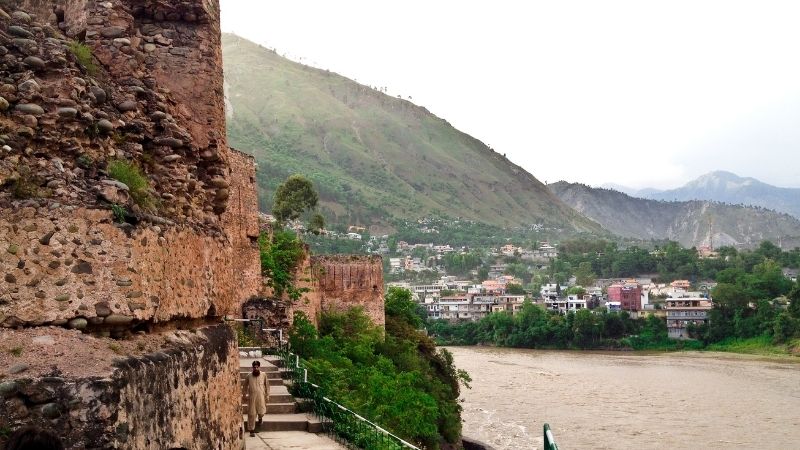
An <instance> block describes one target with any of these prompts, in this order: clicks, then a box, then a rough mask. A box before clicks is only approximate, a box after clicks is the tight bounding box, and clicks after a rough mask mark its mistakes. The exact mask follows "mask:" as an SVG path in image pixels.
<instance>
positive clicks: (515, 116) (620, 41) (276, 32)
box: [221, 0, 800, 188]
mask: <svg viewBox="0 0 800 450" xmlns="http://www.w3.org/2000/svg"><path fill="white" fill-rule="evenodd" d="M221 2H222V26H223V30H224V31H227V32H235V33H236V34H238V35H240V36H242V37H245V38H247V39H250V40H252V41H255V42H257V43H259V44H262V45H264V46H266V47H270V48H275V49H276V50H277V51H278V53H279V54H284V55H286V56H287V57H289V58H291V59H293V60H296V61H300V62H303V63H305V64H310V65H313V66H316V67H320V68H323V69H329V70H331V71H334V72H338V73H340V74H342V75H344V76H346V77H349V78H353V79H356V80H357V81H359V82H360V83H363V84H366V85H370V86H386V87H388V89H389V93H390V94H391V95H397V94H400V95H402V96H403V97H404V98H408V97H411V98H412V101H413V102H414V103H416V104H419V105H422V106H424V107H426V108H428V109H429V110H430V111H432V112H433V113H434V114H436V115H438V116H440V117H442V118H444V119H446V120H447V121H449V122H450V123H451V124H453V125H454V126H455V127H456V128H458V129H460V130H462V131H464V132H466V133H468V134H471V135H472V136H475V137H476V138H478V139H481V140H482V141H484V142H485V143H487V144H489V145H490V146H491V147H492V148H494V149H495V150H496V151H498V152H500V153H506V154H507V156H508V157H509V158H510V159H511V160H512V161H514V162H515V163H517V164H519V165H521V166H522V167H524V168H525V169H527V170H528V171H530V172H531V173H532V174H533V175H534V176H536V177H537V178H539V179H540V180H541V181H547V182H555V181H558V180H560V179H566V180H568V181H577V182H582V183H586V184H593V185H600V184H603V183H618V184H622V185H628V186H632V187H645V186H652V187H659V188H666V187H674V186H678V185H680V184H683V183H684V182H686V181H688V180H690V179H692V178H694V177H696V176H698V175H701V174H703V173H706V172H709V171H712V170H718V169H720V170H729V171H732V172H735V173H737V174H739V175H741V176H753V177H756V178H759V179H761V180H763V181H765V182H768V183H771V184H776V185H781V186H791V187H800V25H798V24H800V2H798V1H783V2H779V1H764V0H758V1H756V0H752V1H747V2H740V1H731V0H721V1H703V0H692V1H676V0H669V1H666V0H665V1H658V2H656V1H645V0H632V1H607V0H603V1H598V0H588V1H564V0H557V1H556V0H553V1H518V0H516V1H512V0H492V1H489V0H485V1H471V0H466V1H465V0H425V1H423V0H404V1H395V2H389V1H377V2H376V1H367V0H363V1H362V0H338V1H331V0H319V1H317V0H282V1H275V0H221Z"/></svg>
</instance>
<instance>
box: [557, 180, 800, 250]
mask: <svg viewBox="0 0 800 450" xmlns="http://www.w3.org/2000/svg"><path fill="white" fill-rule="evenodd" d="M548 187H549V188H550V190H551V191H553V193H554V194H556V195H557V196H558V197H559V198H560V199H561V200H563V201H564V202H566V203H567V204H568V205H570V206H572V207H573V208H575V209H576V210H577V211H579V212H581V213H582V214H584V215H586V216H587V217H589V218H591V219H592V220H595V221H596V222H598V223H599V224H600V225H602V226H603V227H604V228H606V229H607V230H609V231H611V232H612V233H615V234H618V235H620V236H624V237H632V238H638V239H656V240H661V239H670V240H674V241H678V242H680V243H681V244H682V245H684V246H687V247H691V246H700V245H704V244H708V243H709V242H710V240H709V237H713V245H714V246H722V245H739V246H744V247H754V246H756V245H758V244H759V243H760V242H761V241H762V240H771V241H773V242H775V243H776V244H777V243H780V244H782V245H783V247H784V248H792V247H793V246H795V245H798V244H800V220H798V219H796V218H794V217H792V216H790V215H788V214H783V213H778V212H775V211H770V210H767V209H764V208H759V207H744V206H737V205H729V204H724V203H719V202H711V201H682V202H667V201H658V200H647V199H641V198H635V197H631V196H629V195H627V194H623V193H622V192H618V191H615V190H610V189H602V188H592V187H589V186H586V185H583V184H575V183H567V182H564V181H559V182H558V183H554V184H551V185H549V186H548Z"/></svg>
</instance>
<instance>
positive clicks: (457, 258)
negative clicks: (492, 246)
mask: <svg viewBox="0 0 800 450" xmlns="http://www.w3.org/2000/svg"><path fill="white" fill-rule="evenodd" d="M482 260H483V255H481V254H480V253H477V252H470V253H456V252H451V253H447V254H446V255H444V258H443V261H442V264H443V265H444V268H445V270H447V273H448V274H450V275H461V276H465V275H468V274H469V272H470V271H472V270H474V269H477V268H478V267H479V266H480V265H481V262H482Z"/></svg>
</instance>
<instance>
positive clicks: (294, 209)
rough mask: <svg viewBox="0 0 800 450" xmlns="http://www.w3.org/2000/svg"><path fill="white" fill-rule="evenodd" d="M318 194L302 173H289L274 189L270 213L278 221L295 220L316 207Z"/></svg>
mask: <svg viewBox="0 0 800 450" xmlns="http://www.w3.org/2000/svg"><path fill="white" fill-rule="evenodd" d="M318 202H319V195H318V194H317V191H316V190H315V189H314V185H313V184H312V183H311V181H309V180H308V179H307V178H306V177H304V176H302V175H291V176H290V177H289V178H287V179H286V181H285V182H283V183H282V184H281V185H280V186H278V189H277V190H276V191H275V201H274V203H273V205H272V214H273V215H274V216H275V219H277V220H278V222H280V223H285V222H287V221H289V220H297V219H299V218H300V216H301V215H302V214H303V213H304V212H306V211H309V210H312V209H314V208H316V207H317V203H318Z"/></svg>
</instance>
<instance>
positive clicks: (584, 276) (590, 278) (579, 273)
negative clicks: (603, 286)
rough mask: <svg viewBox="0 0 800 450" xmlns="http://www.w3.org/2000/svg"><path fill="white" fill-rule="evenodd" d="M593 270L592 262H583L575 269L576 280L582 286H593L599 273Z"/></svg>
mask: <svg viewBox="0 0 800 450" xmlns="http://www.w3.org/2000/svg"><path fill="white" fill-rule="evenodd" d="M592 270H593V269H592V263H590V262H589V261H583V262H581V263H580V264H578V269H577V270H576V271H575V281H576V282H577V283H578V284H579V285H581V286H591V285H592V284H594V280H595V279H596V278H597V275H595V273H594V272H593V271H592Z"/></svg>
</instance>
